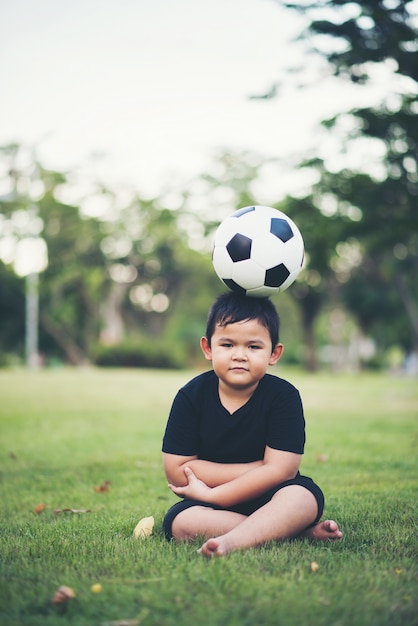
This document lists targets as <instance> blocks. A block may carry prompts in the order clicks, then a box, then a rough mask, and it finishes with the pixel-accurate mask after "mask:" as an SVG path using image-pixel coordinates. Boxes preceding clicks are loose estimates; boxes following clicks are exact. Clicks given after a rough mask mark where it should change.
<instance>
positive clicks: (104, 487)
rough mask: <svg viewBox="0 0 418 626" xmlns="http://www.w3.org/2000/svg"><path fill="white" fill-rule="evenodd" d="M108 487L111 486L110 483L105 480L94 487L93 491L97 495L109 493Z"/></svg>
mask: <svg viewBox="0 0 418 626" xmlns="http://www.w3.org/2000/svg"><path fill="white" fill-rule="evenodd" d="M110 485H111V481H110V480H105V481H104V483H102V484H101V485H98V486H97V487H95V488H94V491H96V492H97V493H104V492H106V491H109V488H110Z"/></svg>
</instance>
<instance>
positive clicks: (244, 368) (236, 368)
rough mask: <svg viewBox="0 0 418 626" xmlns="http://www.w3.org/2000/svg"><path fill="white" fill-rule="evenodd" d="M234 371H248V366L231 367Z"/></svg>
mask: <svg viewBox="0 0 418 626" xmlns="http://www.w3.org/2000/svg"><path fill="white" fill-rule="evenodd" d="M230 369H231V371H232V372H248V369H247V368H246V367H231V368H230Z"/></svg>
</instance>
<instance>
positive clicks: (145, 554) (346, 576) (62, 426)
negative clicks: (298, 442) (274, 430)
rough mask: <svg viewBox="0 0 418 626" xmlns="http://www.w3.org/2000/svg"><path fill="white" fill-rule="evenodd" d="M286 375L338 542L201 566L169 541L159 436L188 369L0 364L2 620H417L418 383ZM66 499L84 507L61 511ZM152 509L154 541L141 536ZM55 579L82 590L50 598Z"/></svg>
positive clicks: (307, 461) (298, 624) (224, 624)
mask: <svg viewBox="0 0 418 626" xmlns="http://www.w3.org/2000/svg"><path fill="white" fill-rule="evenodd" d="M277 373H280V375H282V376H283V377H285V378H288V379H290V380H291V381H292V382H294V384H296V386H297V387H298V388H299V389H300V391H301V394H302V398H303V401H304V406H305V414H306V419H307V437H308V441H307V447H306V453H305V456H304V460H303V464H302V471H303V472H304V473H305V474H308V475H310V476H312V477H313V478H314V479H315V480H316V481H317V482H318V483H319V484H320V485H321V486H322V488H323V489H324V491H325V495H326V500H327V505H326V516H327V517H332V518H335V519H336V520H337V521H338V522H339V524H340V526H341V527H342V529H343V531H344V540H343V541H342V542H341V543H339V544H313V543H309V542H306V541H294V542H286V543H283V544H280V545H276V544H268V545H266V546H263V547H262V548H259V549H255V550H250V551H247V552H241V553H233V554H231V555H230V556H228V557H226V558H224V559H213V560H206V559H204V558H203V557H201V556H199V555H198V554H197V553H196V549H197V547H198V546H199V545H200V544H199V543H196V544H193V545H181V546H179V545H175V544H172V543H171V544H169V543H167V542H166V541H165V540H164V539H163V537H162V535H161V522H162V518H163V515H164V512H165V511H166V509H167V508H168V507H169V506H170V505H171V503H174V502H175V501H176V498H175V496H174V495H173V494H171V493H170V492H169V490H168V488H167V486H166V480H165V477H164V474H163V471H162V468H161V460H160V444H161V437H162V433H163V430H164V426H165V421H166V417H167V412H168V409H169V406H170V403H171V400H172V398H173V396H174V394H175V392H176V390H177V389H178V387H179V386H180V385H182V384H183V383H184V382H186V381H187V380H188V379H189V378H190V377H191V375H192V373H191V372H164V371H149V370H122V371H120V370H118V371H116V370H96V369H86V370H72V369H62V370H52V371H40V372H26V371H20V370H18V371H7V370H4V371H1V370H0V425H1V426H0V427H1V430H0V433H1V436H0V471H1V483H0V502H1V507H0V541H1V548H0V624H1V625H2V626H9V625H12V624H13V625H15V624H22V625H30V626H57V625H58V626H59V625H62V626H67V625H77V626H95V625H97V626H99V625H100V624H106V623H107V624H109V623H112V622H116V621H121V620H132V621H131V622H130V623H131V624H132V625H133V624H138V623H141V624H145V626H148V625H149V626H157V625H158V626H188V625H189V624H190V625H193V626H194V625H199V626H200V625H211V626H212V625H213V626H215V625H218V626H235V625H236V626H246V625H254V626H261V625H271V626H280V625H284V626H293V625H294V626H305V625H306V626H308V625H309V626H328V625H335V626H337V625H338V626H360V625H361V626H396V625H398V624H399V625H401V624H402V625H413V624H418V602H417V596H418V593H417V570H418V568H417V557H418V541H417V535H416V520H417V491H418V490H417V476H418V472H417V462H416V458H417V444H418V437H417V416H418V385H417V381H416V380H413V379H408V378H396V377H390V376H389V375H371V374H361V375H344V376H343V375H341V376H340V375H336V376H332V377H331V376H330V375H327V374H319V375H315V376H312V375H307V374H304V373H300V372H289V371H287V370H286V369H282V368H278V369H277ZM106 481H110V482H109V483H107V482H106ZM100 487H101V489H100ZM95 488H96V489H95ZM106 489H107V490H106ZM39 504H44V505H45V508H44V509H43V511H42V512H40V513H35V512H34V509H35V507H37V505H39ZM65 508H70V509H77V510H90V512H89V513H71V512H61V513H58V514H54V510H56V509H65ZM149 515H153V516H154V518H155V527H154V532H153V534H152V536H150V537H148V538H146V539H142V540H136V539H135V538H134V537H133V534H132V533H133V529H134V527H135V525H136V523H137V522H138V520H139V519H140V518H142V517H146V516H149ZM312 562H316V563H317V564H318V565H319V569H318V570H317V571H315V572H314V571H312V570H311V563H312ZM94 584H100V585H101V592H100V593H94V592H93V591H92V590H91V586H92V585H94ZM60 585H68V586H70V587H72V588H73V589H74V590H75V592H76V598H74V599H72V600H70V601H68V602H67V603H65V604H62V605H54V604H52V603H51V598H52V596H53V595H54V593H55V591H56V589H57V588H58V587H59V586H60ZM121 623H123V622H121ZM125 623H126V624H129V621H126V622H125Z"/></svg>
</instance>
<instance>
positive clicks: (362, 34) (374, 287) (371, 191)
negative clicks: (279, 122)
mask: <svg viewBox="0 0 418 626" xmlns="http://www.w3.org/2000/svg"><path fill="white" fill-rule="evenodd" d="M283 4H285V5H286V6H287V7H289V8H292V9H295V10H298V11H303V12H304V13H305V14H306V15H307V16H308V18H309V20H310V23H309V27H308V32H307V33H305V34H304V36H305V37H308V38H309V40H310V41H311V42H312V46H313V49H314V50H315V51H316V52H317V53H319V54H321V55H322V56H323V57H325V58H326V60H327V61H328V63H329V64H330V67H332V69H333V71H334V73H335V75H336V76H339V77H341V78H343V79H347V80H350V81H352V82H353V83H356V84H360V85H364V86H367V85H370V84H372V83H373V80H374V78H375V76H376V69H377V68H380V69H382V68H383V69H384V70H385V72H386V74H387V77H388V85H389V88H388V93H387V95H386V97H385V98H383V100H382V101H381V102H380V104H378V105H377V106H370V107H363V108H357V109H354V110H351V111H349V112H342V113H341V114H339V115H337V116H336V117H335V118H333V119H332V120H326V121H324V126H326V127H327V128H328V129H329V130H330V131H331V132H332V131H333V130H334V129H335V128H336V127H337V125H338V124H339V122H340V121H341V119H342V116H343V115H346V114H347V113H348V114H349V116H351V118H352V119H353V120H354V121H355V124H354V125H352V128H353V130H351V132H350V133H348V134H347V136H346V141H345V146H344V150H349V149H350V146H351V145H352V144H353V143H354V142H356V141H358V140H359V139H362V140H364V139H367V140H368V141H370V142H371V141H374V142H379V143H380V145H382V147H383V156H382V159H381V163H380V165H381V167H380V169H379V172H378V173H376V171H372V170H370V171H367V168H366V170H363V171H361V170H357V171H355V170H353V169H348V168H344V169H342V170H340V171H338V172H335V171H330V169H329V167H328V166H327V163H326V162H325V161H324V160H323V159H320V158H317V159H313V160H311V161H310V162H309V163H305V164H304V165H309V166H310V167H315V168H316V169H317V170H318V172H319V173H320V181H319V183H318V185H317V186H316V188H315V189H314V191H313V201H314V202H315V197H317V198H318V197H320V196H322V197H323V196H324V195H327V194H328V195H330V196H332V197H333V198H335V199H336V213H338V212H341V210H342V211H344V209H345V208H346V207H347V206H352V207H355V208H356V209H357V210H358V215H359V219H356V220H352V221H351V222H348V223H347V228H346V232H345V238H346V240H348V241H352V242H353V241H355V242H357V243H358V245H359V246H360V247H361V251H362V262H361V263H359V264H357V265H355V266H354V267H352V268H351V270H350V280H349V281H348V280H345V281H344V288H343V289H342V290H341V297H342V298H343V300H344V302H345V304H346V305H347V306H348V307H349V309H351V310H352V311H353V313H354V314H355V315H356V317H357V319H358V320H359V322H360V324H361V325H362V327H363V328H364V330H365V331H367V332H369V333H371V334H373V333H375V335H376V338H378V339H379V342H380V345H383V346H385V345H386V346H387V345H390V343H391V342H392V341H394V340H396V341H397V342H398V343H400V344H401V345H403V347H404V348H405V349H406V350H408V351H409V350H414V349H415V350H417V349H418V322H417V319H418V305H417V301H418V284H417V281H416V275H417V270H418V213H417V210H416V207H417V203H418V186H417V182H418V127H417V124H416V114H417V111H418V64H417V62H416V60H417V51H418V43H417V41H418V38H417V35H418V32H417V16H414V15H412V9H411V7H412V6H413V3H412V1H411V0H402V1H399V0H393V1H390V0H365V1H362V2H350V3H346V2H344V1H343V0H317V1H308V2H285V3H283ZM324 41H326V45H325V44H324ZM369 145H371V144H369ZM389 320H390V323H391V324H393V325H395V327H396V328H397V332H396V333H393V332H392V333H387V334H386V336H385V333H384V332H382V328H383V327H385V326H387V325H388V323H389ZM394 334H396V338H395V337H394Z"/></svg>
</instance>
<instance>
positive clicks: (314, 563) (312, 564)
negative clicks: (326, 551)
mask: <svg viewBox="0 0 418 626" xmlns="http://www.w3.org/2000/svg"><path fill="white" fill-rule="evenodd" d="M311 570H312V572H317V571H318V570H319V565H318V563H317V562H316V561H312V563H311Z"/></svg>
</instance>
